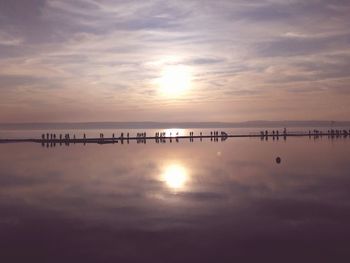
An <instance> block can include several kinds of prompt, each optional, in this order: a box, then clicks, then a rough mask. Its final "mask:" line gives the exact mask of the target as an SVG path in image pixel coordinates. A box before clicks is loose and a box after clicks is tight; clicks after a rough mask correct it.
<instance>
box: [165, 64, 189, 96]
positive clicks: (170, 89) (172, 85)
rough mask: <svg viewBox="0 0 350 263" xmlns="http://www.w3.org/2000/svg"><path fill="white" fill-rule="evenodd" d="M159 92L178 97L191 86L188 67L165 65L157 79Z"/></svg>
mask: <svg viewBox="0 0 350 263" xmlns="http://www.w3.org/2000/svg"><path fill="white" fill-rule="evenodd" d="M158 85H159V88H160V92H161V93H162V94H163V95H165V96H167V97H178V96H180V95H183V94H184V93H186V91H188V89H189V88H190V86H191V72H190V69H189V68H188V67H186V66H183V65H173V66H167V67H165V68H164V69H163V71H162V75H161V77H160V78H159V79H158Z"/></svg>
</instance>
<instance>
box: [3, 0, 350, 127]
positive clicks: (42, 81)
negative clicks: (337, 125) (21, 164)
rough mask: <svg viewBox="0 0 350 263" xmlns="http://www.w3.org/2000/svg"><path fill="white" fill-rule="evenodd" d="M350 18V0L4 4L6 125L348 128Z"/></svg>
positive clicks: (35, 0) (27, 0)
mask: <svg viewBox="0 0 350 263" xmlns="http://www.w3.org/2000/svg"><path fill="white" fill-rule="evenodd" d="M349 14H350V1H348V0H334V1H326V0H308V1H305V0H251V1H245V0H237V1H235V0H215V1H214V0H172V1H167V0H150V1H146V0H144V1H139V0H138V1H136V0H128V1H121V0H0V92H1V95H0V122H24V121H25V122H37V121H40V122H41V121H145V120H148V121H245V120H310V119H314V120H330V119H333V120H349V119H350V87H349V84H350V16H349ZM184 78H185V80H184ZM164 82H165V83H164ZM166 85H168V86H170V88H171V89H174V90H175V91H172V92H168V91H167V90H168V88H169V87H164V86H166ZM181 85H182V86H183V85H185V86H186V87H180V86H181Z"/></svg>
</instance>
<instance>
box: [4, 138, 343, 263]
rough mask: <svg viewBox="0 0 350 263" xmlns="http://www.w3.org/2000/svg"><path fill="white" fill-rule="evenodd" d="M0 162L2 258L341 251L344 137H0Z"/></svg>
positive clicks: (328, 257) (330, 256)
mask: <svg viewBox="0 0 350 263" xmlns="http://www.w3.org/2000/svg"><path fill="white" fill-rule="evenodd" d="M277 157H280V158H281V163H279V164H278V163H277V162H276V158H277ZM0 169H1V170H0V237H1V238H0V260H1V262H235V261H236V262H349V260H350V139H349V138H346V139H345V138H339V139H335V140H329V139H327V138H322V139H318V140H314V139H309V138H288V139H287V140H286V141H284V140H283V139H280V140H272V139H269V140H268V141H261V140H260V139H258V138H253V139H243V138H242V139H238V138H237V139H228V140H227V141H225V142H217V143H215V142H211V141H210V140H204V141H203V142H199V140H197V141H196V140H195V142H193V143H190V142H189V141H187V140H184V141H180V142H179V143H175V142H174V141H173V143H166V144H156V143H154V142H147V144H145V145H144V144H136V142H130V144H124V145H121V144H115V145H102V146H101V145H86V146H83V145H78V144H77V145H70V146H69V147H67V146H62V147H57V146H56V147H55V148H46V147H41V145H40V144H30V143H26V144H2V145H0Z"/></svg>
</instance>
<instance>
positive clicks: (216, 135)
mask: <svg viewBox="0 0 350 263" xmlns="http://www.w3.org/2000/svg"><path fill="white" fill-rule="evenodd" d="M287 136H309V137H310V138H314V139H317V138H322V137H323V136H327V137H328V138H330V139H333V138H340V137H344V138H346V137H348V136H349V137H350V130H345V129H342V130H340V129H329V130H327V131H321V130H317V129H314V130H309V131H308V133H307V132H306V133H305V132H287V129H286V128H284V129H283V130H282V131H279V130H272V131H271V130H270V131H269V130H263V131H260V133H259V134H249V135H244V134H242V135H228V134H227V133H226V132H223V131H221V132H219V131H211V132H210V135H209V134H208V135H203V133H202V132H199V134H197V135H195V133H194V132H193V131H190V132H189V133H188V135H179V133H178V132H176V133H174V134H173V133H172V132H169V133H168V134H167V133H166V132H164V131H161V132H155V134H154V136H149V137H147V133H146V132H138V133H136V136H134V137H130V134H129V132H128V133H126V134H124V132H121V133H120V135H119V137H118V136H117V135H116V134H115V133H112V137H110V138H106V137H105V136H104V134H103V133H100V136H99V138H87V136H86V134H85V133H84V134H83V136H82V138H77V137H76V135H75V134H73V135H70V134H69V133H66V134H59V135H56V134H55V133H45V134H42V136H41V140H40V141H41V143H42V145H43V146H45V145H46V147H54V146H56V143H57V144H59V145H62V144H65V145H69V144H71V143H73V144H75V143H83V144H84V145H85V144H86V143H99V144H110V143H119V142H120V143H121V144H124V141H126V143H129V141H130V140H136V142H137V143H138V144H139V143H141V144H146V142H147V140H155V142H156V143H167V142H169V143H172V142H173V141H175V142H179V139H189V141H190V142H193V141H194V140H195V139H199V140H200V141H202V140H203V138H210V141H213V142H218V141H219V140H221V141H224V140H226V139H227V138H228V137H260V138H261V140H268V139H269V138H272V139H273V140H279V139H280V137H281V138H283V139H284V140H286V138H287Z"/></svg>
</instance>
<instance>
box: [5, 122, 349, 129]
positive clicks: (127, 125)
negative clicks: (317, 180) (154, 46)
mask: <svg viewBox="0 0 350 263" xmlns="http://www.w3.org/2000/svg"><path fill="white" fill-rule="evenodd" d="M260 127H267V128H273V127H329V128H331V127H350V121H246V122H76V123H75V122H56V123H49V122H46V123H44V122H43V123H0V130H47V129H51V130H61V129H73V130H74V129H169V128H179V129H181V128H183V129H186V128H193V129H194V128H260Z"/></svg>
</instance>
